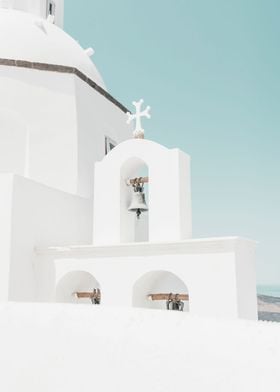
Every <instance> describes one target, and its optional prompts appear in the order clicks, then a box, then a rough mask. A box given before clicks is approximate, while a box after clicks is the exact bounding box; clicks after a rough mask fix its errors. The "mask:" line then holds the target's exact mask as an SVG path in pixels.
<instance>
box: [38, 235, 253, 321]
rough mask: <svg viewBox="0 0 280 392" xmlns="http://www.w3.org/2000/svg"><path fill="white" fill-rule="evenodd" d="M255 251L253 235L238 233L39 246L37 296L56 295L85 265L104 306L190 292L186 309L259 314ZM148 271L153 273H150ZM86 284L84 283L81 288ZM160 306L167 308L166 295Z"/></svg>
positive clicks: (229, 314)
mask: <svg viewBox="0 0 280 392" xmlns="http://www.w3.org/2000/svg"><path fill="white" fill-rule="evenodd" d="M254 251H255V243H254V242H253V241H249V240H245V239H241V238H236V237H228V238H227V237H226V238H211V239H196V240H186V241H178V242H165V243H138V244H137V243H134V244H122V245H116V246H70V247H67V246H66V247H52V248H37V249H36V254H37V263H36V267H37V268H36V276H37V280H38V282H40V284H39V298H40V300H42V301H46V302H50V301H55V300H56V287H57V286H59V285H60V282H61V280H62V279H63V278H64V277H66V276H67V274H69V273H71V274H73V273H74V272H75V271H76V272H77V276H78V275H79V273H80V271H84V272H87V273H90V274H91V275H92V277H93V278H94V279H96V280H97V281H98V283H99V285H100V286H99V287H100V288H101V293H102V304H103V305H106V306H140V307H150V308H153V307H158V306H154V305H153V303H152V302H151V301H148V300H147V296H148V295H149V294H157V293H158V292H166V293H170V292H172V293H174V294H175V293H181V294H183V293H185V294H187V293H188V294H189V296H190V300H189V304H187V306H186V308H185V310H186V311H187V310H189V311H190V313H192V314H196V315H200V316H206V315H207V316H210V317H211V316H216V317H229V318H238V317H240V318H246V319H253V320H256V319H257V295H256V284H255V280H254V276H255V266H254ZM165 272H166V273H168V274H167V279H166V276H165ZM149 273H153V274H154V275H153V276H152V278H151V279H150V278H149V277H148V278H147V279H146V278H145V276H147V275H146V274H149ZM170 274H171V278H170ZM48 276H49V277H51V279H50V280H48V278H47V277H48ZM72 276H73V275H72ZM172 276H174V278H172ZM143 277H144V279H143ZM141 280H142V283H141V285H140V290H139V281H141ZM182 284H183V285H184V286H183V287H182ZM137 287H138V288H137ZM184 287H185V288H186V289H187V293H186V292H185V291H186V290H185V288H184ZM93 288H94V287H92V288H91V290H90V291H92V290H93ZM87 290H88V286H87V283H86V284H85V287H84V289H81V291H87ZM158 290H159V291H158ZM73 292H75V285H73V286H72V289H70V286H69V287H68V302H76V301H75V300H74V297H71V295H72V293H73ZM159 307H160V308H162V309H165V301H163V302H162V303H161V305H160V306H159Z"/></svg>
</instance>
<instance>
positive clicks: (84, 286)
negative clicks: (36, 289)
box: [56, 271, 101, 304]
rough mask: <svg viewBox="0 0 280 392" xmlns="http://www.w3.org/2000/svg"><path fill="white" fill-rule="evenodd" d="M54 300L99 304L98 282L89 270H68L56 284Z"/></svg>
mask: <svg viewBox="0 0 280 392" xmlns="http://www.w3.org/2000/svg"><path fill="white" fill-rule="evenodd" d="M56 302H67V303H76V304H99V303H101V288H100V284H99V282H98V281H97V280H96V279H95V278H94V276H93V275H91V274H90V273H89V272H85V271H72V272H68V273H67V274H66V275H65V276H63V278H61V279H60V281H59V282H58V284H57V286H56Z"/></svg>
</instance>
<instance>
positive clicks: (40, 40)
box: [0, 8, 105, 88]
mask: <svg viewBox="0 0 280 392" xmlns="http://www.w3.org/2000/svg"><path fill="white" fill-rule="evenodd" d="M0 58H4V59H12V60H26V61H31V62H39V63H47V64H57V65H65V66H68V67H74V68H77V69H78V70H79V71H81V72H83V73H84V74H85V75H86V76H88V77H89V78H90V79H92V80H93V81H94V82H96V83H97V84H98V85H99V86H101V87H103V88H105V85H104V82H103V80H102V77H101V75H100V73H99V72H98V70H97V68H96V66H95V65H94V63H93V62H92V60H91V58H90V57H89V56H88V55H87V54H86V53H85V51H84V49H83V48H82V47H81V46H80V45H79V44H78V42H77V41H75V39H74V38H72V37H70V36H69V35H68V34H67V33H66V32H65V31H63V30H62V29H60V28H59V27H57V26H56V25H54V24H52V23H49V22H47V21H45V20H43V19H40V18H39V17H38V16H36V15H33V14H31V13H26V12H23V11H17V10H10V9H2V8H0Z"/></svg>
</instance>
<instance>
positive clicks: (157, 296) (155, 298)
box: [148, 293, 189, 301]
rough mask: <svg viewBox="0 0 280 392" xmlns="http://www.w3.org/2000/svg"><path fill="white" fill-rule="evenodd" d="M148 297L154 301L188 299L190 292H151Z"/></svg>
mask: <svg viewBox="0 0 280 392" xmlns="http://www.w3.org/2000/svg"><path fill="white" fill-rule="evenodd" d="M148 298H149V299H150V300H152V301H168V300H171V301H174V300H176V301H179V300H180V301H188V300H189V295H188V294H173V293H171V294H170V293H159V294H149V295H148Z"/></svg>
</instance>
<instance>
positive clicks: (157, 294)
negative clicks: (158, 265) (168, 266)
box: [132, 271, 189, 312]
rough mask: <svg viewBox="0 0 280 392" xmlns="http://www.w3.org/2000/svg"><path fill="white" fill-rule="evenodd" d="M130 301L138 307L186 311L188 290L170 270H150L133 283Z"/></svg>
mask: <svg viewBox="0 0 280 392" xmlns="http://www.w3.org/2000/svg"><path fill="white" fill-rule="evenodd" d="M168 301H169V302H168ZM175 302H176V303H177V305H179V306H176V303H175ZM132 303H133V306H134V307H139V308H150V309H162V310H164V309H169V310H183V311H184V312H188V311H189V291H188V288H187V286H186V285H185V283H184V282H183V281H182V280H181V279H180V278H179V277H178V276H177V275H175V274H173V273H172V272H169V271H151V272H147V273H146V274H145V275H143V276H141V277H140V278H139V279H138V280H137V281H136V283H135V284H134V286H133V301H132Z"/></svg>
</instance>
